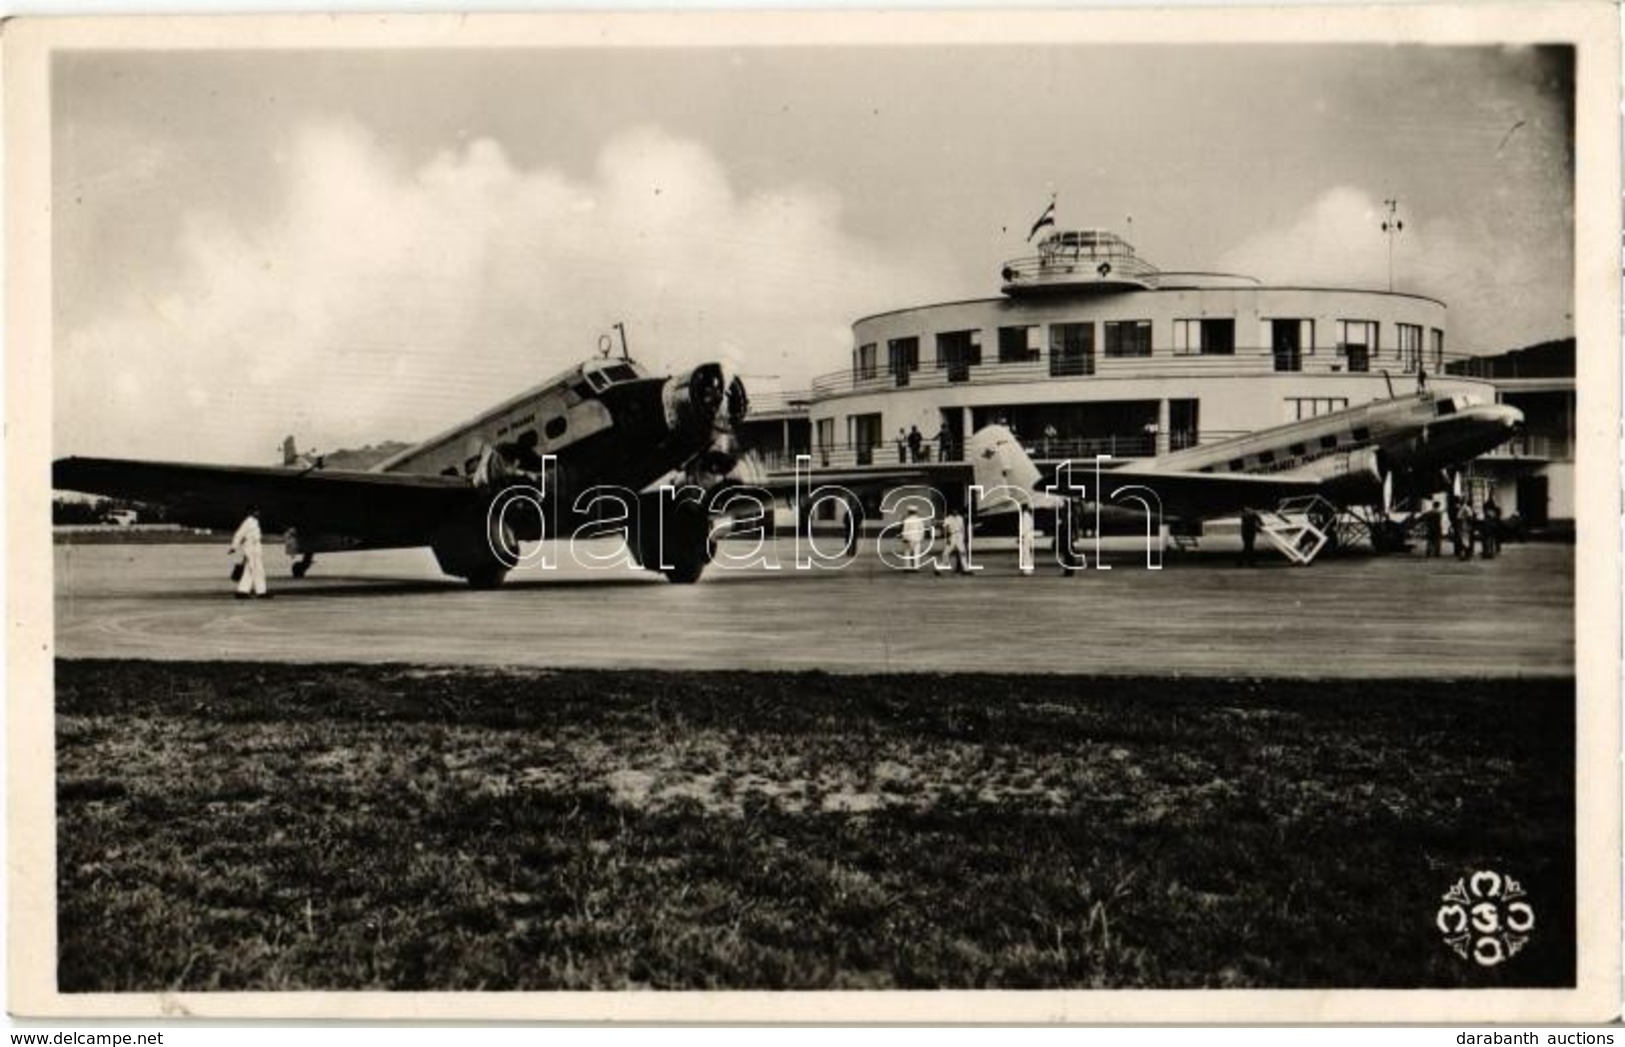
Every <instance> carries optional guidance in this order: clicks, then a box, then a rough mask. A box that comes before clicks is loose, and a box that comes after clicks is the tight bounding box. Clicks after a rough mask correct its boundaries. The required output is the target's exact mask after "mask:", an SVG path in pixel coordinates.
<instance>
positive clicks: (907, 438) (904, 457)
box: [897, 425, 955, 464]
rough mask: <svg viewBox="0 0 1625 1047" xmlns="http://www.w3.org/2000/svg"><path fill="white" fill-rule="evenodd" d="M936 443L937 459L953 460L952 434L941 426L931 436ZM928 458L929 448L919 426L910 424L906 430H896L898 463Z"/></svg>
mask: <svg viewBox="0 0 1625 1047" xmlns="http://www.w3.org/2000/svg"><path fill="white" fill-rule="evenodd" d="M932 439H933V441H934V442H935V443H936V445H937V461H939V462H951V461H953V460H954V458H955V455H954V434H953V433H952V431H950V430H949V429H948V427H947V426H943V427H941V428H939V429H938V430H937V435H936V436H935V437H933V438H932ZM929 459H930V450H929V448H927V446H926V442H925V434H924V433H922V432H920V427H919V426H917V425H911V426H909V427H908V429H907V430H903V429H899V430H897V461H898V463H899V464H904V463H908V462H924V461H928V460H929Z"/></svg>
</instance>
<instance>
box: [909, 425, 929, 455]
mask: <svg viewBox="0 0 1625 1047" xmlns="http://www.w3.org/2000/svg"><path fill="white" fill-rule="evenodd" d="M924 443H925V437H923V436H921V435H920V427H919V426H917V425H911V426H909V427H908V456H909V458H910V459H912V460H913V461H916V462H918V461H919V460H920V446H921V445H922V444H924Z"/></svg>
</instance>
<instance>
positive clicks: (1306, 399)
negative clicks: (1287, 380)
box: [1286, 396, 1349, 422]
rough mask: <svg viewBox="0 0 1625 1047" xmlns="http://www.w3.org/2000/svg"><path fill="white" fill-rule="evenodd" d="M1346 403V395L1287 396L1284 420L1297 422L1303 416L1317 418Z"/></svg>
mask: <svg viewBox="0 0 1625 1047" xmlns="http://www.w3.org/2000/svg"><path fill="white" fill-rule="evenodd" d="M1348 405H1349V398H1348V397H1346V396H1289V397H1287V398H1286V420H1287V421H1289V422H1299V421H1302V420H1303V419H1305V418H1318V417H1320V416H1321V415H1323V414H1331V413H1332V412H1333V411H1341V410H1343V409H1344V408H1346V407H1347V406H1348Z"/></svg>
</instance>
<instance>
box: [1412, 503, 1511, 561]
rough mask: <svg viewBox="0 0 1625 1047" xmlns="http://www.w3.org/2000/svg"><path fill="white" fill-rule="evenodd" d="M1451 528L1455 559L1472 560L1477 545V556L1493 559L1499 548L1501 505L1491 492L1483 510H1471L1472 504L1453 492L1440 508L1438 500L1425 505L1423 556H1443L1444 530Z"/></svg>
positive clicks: (1423, 515) (1451, 542)
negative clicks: (1480, 511) (1479, 511)
mask: <svg viewBox="0 0 1625 1047" xmlns="http://www.w3.org/2000/svg"><path fill="white" fill-rule="evenodd" d="M1446 526H1448V527H1449V529H1450V544H1451V546H1452V548H1453V549H1454V551H1455V554H1456V559H1458V560H1471V559H1472V558H1473V547H1474V545H1475V544H1476V545H1477V547H1478V550H1479V555H1480V556H1481V557H1483V558H1484V559H1486V560H1493V559H1495V557H1496V555H1497V554H1498V553H1500V551H1501V506H1500V504H1499V503H1498V502H1496V500H1495V495H1493V494H1491V495H1490V496H1489V497H1487V498H1485V499H1484V508H1483V512H1482V513H1477V512H1474V511H1473V503H1472V501H1471V500H1469V499H1466V498H1461V497H1458V496H1457V495H1455V494H1451V495H1449V496H1448V497H1447V498H1446V499H1445V505H1444V507H1443V508H1441V507H1440V506H1439V503H1438V502H1432V503H1430V504H1429V505H1428V508H1427V511H1426V512H1424V513H1423V514H1422V527H1423V533H1424V534H1425V535H1426V543H1425V545H1424V552H1423V555H1424V556H1428V557H1435V556H1443V555H1444V531H1445V527H1446Z"/></svg>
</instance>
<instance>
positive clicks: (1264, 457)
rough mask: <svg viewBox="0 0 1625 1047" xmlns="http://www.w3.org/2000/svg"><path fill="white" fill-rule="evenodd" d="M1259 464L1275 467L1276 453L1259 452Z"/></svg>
mask: <svg viewBox="0 0 1625 1047" xmlns="http://www.w3.org/2000/svg"><path fill="white" fill-rule="evenodd" d="M1258 464H1259V465H1273V464H1275V452H1274V451H1259V452H1258Z"/></svg>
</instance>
